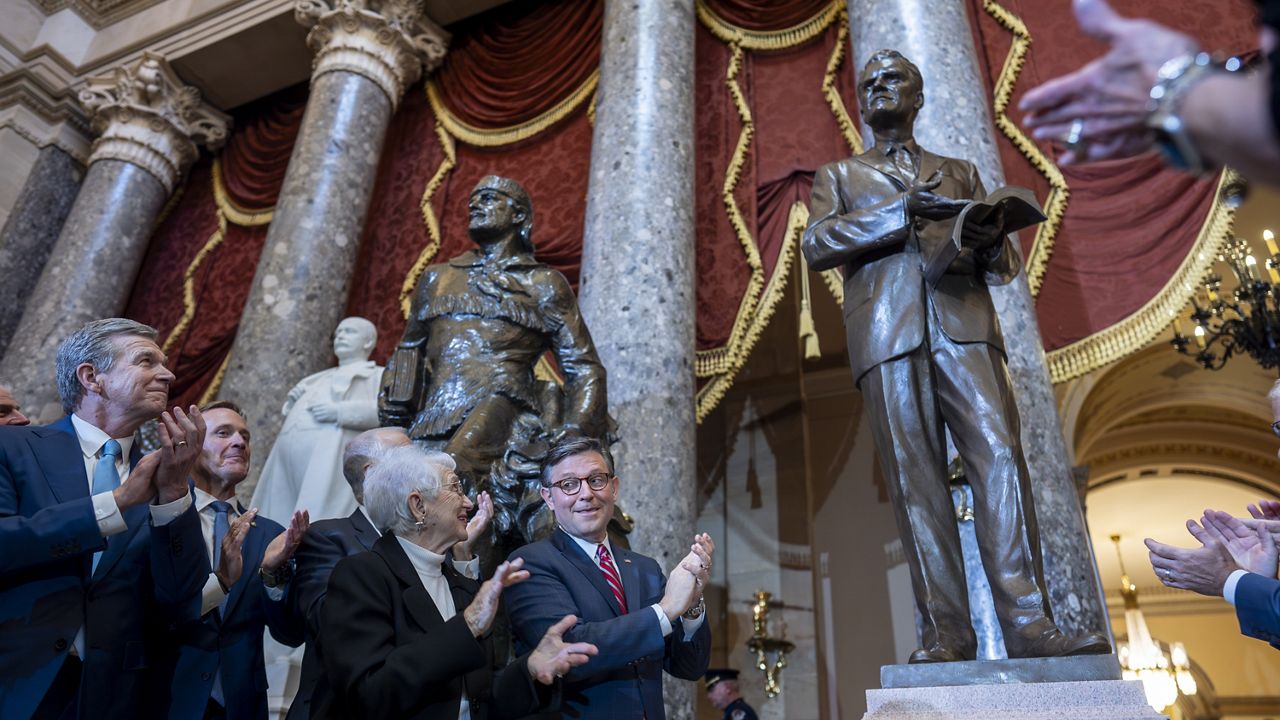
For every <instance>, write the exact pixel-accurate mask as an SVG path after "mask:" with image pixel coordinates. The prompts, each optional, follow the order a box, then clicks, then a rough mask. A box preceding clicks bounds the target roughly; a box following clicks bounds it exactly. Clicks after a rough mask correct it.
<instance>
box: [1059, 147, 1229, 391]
mask: <svg viewBox="0 0 1280 720" xmlns="http://www.w3.org/2000/svg"><path fill="white" fill-rule="evenodd" d="M1239 182H1240V176H1239V175H1238V174H1237V173H1236V172H1235V171H1234V170H1231V169H1227V170H1224V171H1223V173H1222V176H1221V177H1220V178H1219V180H1218V187H1217V190H1216V194H1215V197H1214V202H1213V208H1212V209H1211V210H1210V211H1209V215H1208V217H1206V218H1205V221H1204V224H1203V225H1202V226H1201V227H1200V234H1199V236H1197V238H1196V242H1195V245H1194V246H1192V248H1191V251H1190V252H1189V253H1187V256H1186V257H1185V258H1183V260H1182V264H1181V265H1180V266H1179V267H1178V270H1177V272H1175V273H1174V274H1173V277H1172V278H1170V280H1169V282H1168V283H1166V284H1165V286H1164V288H1163V289H1161V290H1160V292H1159V293H1158V294H1157V295H1156V296H1155V297H1153V298H1151V299H1150V300H1148V301H1147V303H1146V304H1145V305H1143V306H1142V307H1141V308H1140V309H1139V310H1138V311H1137V312H1135V313H1133V314H1132V315H1130V316H1128V317H1126V318H1125V319H1123V320H1121V321H1120V322H1118V323H1116V324H1114V325H1112V326H1110V327H1108V328H1106V329H1105V330H1101V331H1099V332H1096V333H1094V334H1092V335H1090V336H1088V337H1086V338H1084V339H1081V340H1078V341H1076V342H1074V343H1071V344H1070V345H1067V346H1065V347H1062V348H1059V349H1057V350H1054V351H1053V352H1050V353H1048V356H1047V358H1046V359H1047V361H1048V363H1049V377H1050V379H1051V380H1052V381H1053V382H1055V383H1060V382H1065V381H1067V380H1070V379H1072V378H1076V377H1079V376H1081V375H1084V374H1085V373H1088V372H1092V371H1093V370H1097V369H1098V368H1100V367H1102V366H1104V365H1107V364H1108V363H1111V362H1114V361H1116V360H1119V359H1120V358H1122V357H1125V356H1126V355H1130V354H1132V353H1135V352H1137V351H1138V350H1141V349H1142V348H1143V347H1145V346H1146V345H1147V343H1149V342H1151V340H1152V339H1154V338H1155V337H1156V336H1157V335H1159V334H1160V333H1161V332H1163V331H1164V329H1165V328H1166V327H1168V326H1169V324H1170V323H1172V322H1173V320H1174V318H1176V317H1177V315H1178V313H1179V312H1181V311H1182V309H1183V308H1184V307H1186V305H1187V302H1188V301H1189V300H1190V299H1191V297H1192V296H1193V295H1194V294H1195V292H1196V289H1197V288H1198V287H1199V284H1200V280H1201V279H1202V278H1203V277H1204V276H1205V274H1206V273H1208V272H1209V269H1210V267H1212V265H1213V262H1214V260H1215V259H1216V258H1217V257H1218V253H1219V252H1220V251H1221V250H1222V246H1223V245H1224V244H1225V243H1226V241H1227V238H1228V237H1229V236H1230V234H1231V223H1232V220H1233V219H1234V217H1235V210H1234V209H1232V208H1231V207H1230V206H1229V205H1228V204H1227V203H1226V202H1225V201H1224V200H1223V189H1224V188H1226V187H1228V186H1230V185H1234V184H1238V183H1239Z"/></svg>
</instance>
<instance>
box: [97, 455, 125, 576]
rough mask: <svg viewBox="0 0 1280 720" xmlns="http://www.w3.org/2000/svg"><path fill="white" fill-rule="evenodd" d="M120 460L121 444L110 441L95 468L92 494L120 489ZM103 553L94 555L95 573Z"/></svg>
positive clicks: (99, 552)
mask: <svg viewBox="0 0 1280 720" xmlns="http://www.w3.org/2000/svg"><path fill="white" fill-rule="evenodd" d="M119 459H120V443H118V442H116V441H115V440H111V439H108V440H107V441H106V442H105V443H103V445H102V453H101V455H100V456H99V457H98V464H97V465H95V466H94V468H93V490H92V494H94V495H99V494H101V493H107V492H111V491H112V490H115V489H116V488H118V487H120V473H119V471H117V470H116V461H117V460H119ZM102 552H103V551H101V550H99V551H98V552H96V553H94V554H93V571H94V572H97V570H98V561H99V560H101V559H102Z"/></svg>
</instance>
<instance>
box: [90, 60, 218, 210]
mask: <svg viewBox="0 0 1280 720" xmlns="http://www.w3.org/2000/svg"><path fill="white" fill-rule="evenodd" d="M80 104H81V105H83V106H84V107H85V109H86V110H88V112H89V114H90V115H91V116H92V120H91V124H90V127H91V129H92V130H93V133H94V134H95V135H97V136H98V139H97V140H95V141H94V142H93V147H92V148H91V150H90V155H89V164H90V165H92V164H93V163H94V162H96V161H98V160H106V159H111V160H122V161H124V162H127V163H132V164H134V165H137V166H139V167H141V168H143V169H144V170H146V171H148V172H150V173H151V174H152V175H155V176H156V178H157V179H159V180H160V182H161V184H163V185H164V188H165V191H166V192H173V188H174V186H175V184H176V183H177V181H178V178H179V177H181V175H182V173H183V171H184V170H186V168H187V166H188V165H190V164H191V162H192V161H194V160H195V159H196V154H197V149H196V144H197V143H202V144H204V145H207V146H209V147H210V148H217V147H220V146H221V145H222V143H223V142H225V141H226V139H227V129H228V128H229V127H230V125H231V119H230V118H229V117H227V116H226V115H224V114H222V113H221V112H218V111H217V110H215V109H213V108H212V107H210V106H208V105H206V104H204V103H203V102H201V100H200V91H198V90H196V89H195V88H193V87H191V86H189V85H185V84H183V82H182V80H181V79H179V78H178V76H177V74H175V73H174V72H173V68H171V67H169V63H168V62H166V61H165V59H164V58H163V57H161V56H159V55H156V54H153V53H149V52H144V53H142V57H141V58H139V59H138V61H137V62H135V63H133V64H132V65H122V66H120V67H117V68H115V70H114V71H112V72H111V73H110V74H108V75H99V76H97V77H92V78H89V80H88V81H87V83H86V85H85V87H84V89H82V90H81V91H80Z"/></svg>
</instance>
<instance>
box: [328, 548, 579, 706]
mask: <svg viewBox="0 0 1280 720" xmlns="http://www.w3.org/2000/svg"><path fill="white" fill-rule="evenodd" d="M442 570H443V572H444V575H445V577H446V578H447V580H448V582H449V588H450V590H451V591H452V592H453V602H454V605H455V606H456V607H457V609H458V614H457V615H455V616H454V617H452V618H450V619H449V620H445V619H444V618H442V617H441V615H440V611H439V610H437V609H436V605H435V602H434V601H432V599H431V595H429V594H428V593H427V590H426V588H424V587H423V586H422V581H421V579H419V577H418V573H417V571H415V570H414V568H413V564H412V563H411V562H410V561H409V557H408V555H406V554H405V552H404V549H403V548H401V547H400V543H399V541H398V540H396V538H395V536H394V535H392V534H390V533H388V534H387V535H384V536H382V538H380V539H379V540H378V541H377V542H376V543H374V546H373V551H372V552H367V553H360V554H358V555H353V556H352V557H349V558H346V559H344V560H342V561H341V562H339V563H338V566H337V567H336V568H334V571H333V575H332V577H331V578H330V580H329V591H328V593H327V595H326V596H325V601H324V608H323V610H321V621H320V659H321V661H322V662H323V664H324V670H325V675H326V676H327V678H328V680H329V683H328V686H327V687H325V686H322V687H320V688H318V693H317V694H316V695H315V696H314V697H313V698H312V706H313V710H312V712H313V714H314V715H315V716H316V717H322V718H418V719H421V720H456V719H457V717H458V707H459V704H460V702H461V700H462V697H463V694H464V693H465V694H466V697H467V698H468V700H469V701H470V703H471V717H472V718H474V719H475V720H498V719H500V718H518V717H522V716H525V715H530V714H533V713H536V712H539V711H540V710H543V709H546V708H550V707H554V706H555V704H556V703H558V702H559V698H558V697H556V695H557V694H558V693H556V692H553V691H554V690H555V688H553V687H547V686H544V685H539V684H537V683H536V682H535V681H534V680H533V678H532V677H531V676H530V675H529V671H528V666H527V660H528V656H527V655H524V656H521V657H519V658H517V659H516V661H515V662H513V663H512V664H510V665H508V666H507V667H505V668H503V669H502V670H500V671H496V672H495V671H494V670H493V668H492V660H491V658H492V657H493V647H492V640H491V638H490V637H488V636H486V637H484V638H476V637H475V636H473V635H472V634H471V630H470V629H469V628H468V627H467V623H466V620H465V619H464V618H463V615H462V611H463V609H465V608H466V607H467V606H468V605H470V604H471V601H472V599H474V597H475V594H476V592H477V591H478V590H479V589H480V588H479V585H478V584H477V583H476V581H474V580H471V579H469V578H466V577H463V576H462V575H461V574H460V573H458V572H457V571H456V570H454V569H453V568H452V567H450V565H449V563H447V562H446V563H445V564H444V567H443V569H442Z"/></svg>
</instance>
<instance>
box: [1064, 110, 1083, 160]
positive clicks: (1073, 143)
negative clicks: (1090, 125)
mask: <svg viewBox="0 0 1280 720" xmlns="http://www.w3.org/2000/svg"><path fill="white" fill-rule="evenodd" d="M1066 142H1067V149H1068V150H1070V151H1071V152H1073V153H1077V154H1079V153H1080V152H1081V151H1083V150H1084V147H1085V142H1084V118H1076V119H1075V120H1072V121H1071V129H1070V130H1068V131H1067V137H1066Z"/></svg>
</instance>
